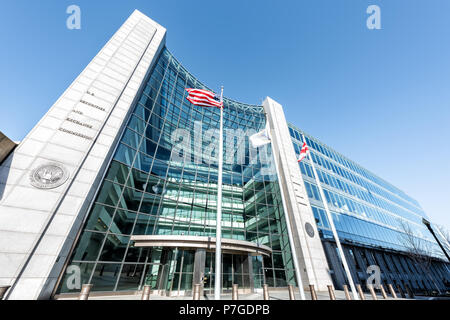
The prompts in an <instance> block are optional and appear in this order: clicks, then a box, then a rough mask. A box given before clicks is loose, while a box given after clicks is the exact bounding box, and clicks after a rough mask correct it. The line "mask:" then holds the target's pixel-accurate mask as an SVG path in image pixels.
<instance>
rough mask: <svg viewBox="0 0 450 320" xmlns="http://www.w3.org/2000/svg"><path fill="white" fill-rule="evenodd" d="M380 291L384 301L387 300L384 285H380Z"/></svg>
mask: <svg viewBox="0 0 450 320" xmlns="http://www.w3.org/2000/svg"><path fill="white" fill-rule="evenodd" d="M380 290H381V295H382V296H383V299H387V298H388V296H387V294H386V291H384V287H383V285H382V284H380Z"/></svg>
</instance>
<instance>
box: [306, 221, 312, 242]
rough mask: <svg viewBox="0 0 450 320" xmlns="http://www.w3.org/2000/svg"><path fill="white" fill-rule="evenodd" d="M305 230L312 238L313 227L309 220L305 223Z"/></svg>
mask: <svg viewBox="0 0 450 320" xmlns="http://www.w3.org/2000/svg"><path fill="white" fill-rule="evenodd" d="M305 230H306V233H307V234H308V236H310V237H311V238H314V228H313V226H312V225H311V224H310V223H309V222H307V223H306V224H305Z"/></svg>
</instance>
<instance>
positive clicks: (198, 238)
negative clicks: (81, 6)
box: [0, 11, 450, 299]
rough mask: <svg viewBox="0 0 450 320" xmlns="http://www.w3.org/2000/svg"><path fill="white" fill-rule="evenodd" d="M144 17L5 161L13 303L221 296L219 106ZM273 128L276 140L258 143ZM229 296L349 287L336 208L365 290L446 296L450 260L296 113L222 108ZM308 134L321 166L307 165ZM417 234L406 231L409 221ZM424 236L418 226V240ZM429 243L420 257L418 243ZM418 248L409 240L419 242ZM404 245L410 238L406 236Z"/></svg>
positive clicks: (3, 275) (227, 103)
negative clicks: (390, 288) (197, 93)
mask: <svg viewBox="0 0 450 320" xmlns="http://www.w3.org/2000/svg"><path fill="white" fill-rule="evenodd" d="M165 34H166V30H165V29H164V28H163V27H162V26H160V25H159V24H157V23H156V22H154V21H153V20H151V19H149V18H148V17H146V16H145V15H143V14H142V13H140V12H138V11H135V12H134V13H133V14H132V15H131V16H130V18H129V19H128V20H127V21H126V22H125V24H124V25H123V26H122V27H121V28H120V29H119V31H118V32H117V33H116V34H115V35H114V36H113V37H112V38H111V40H110V41H109V42H108V43H107V44H106V45H105V47H104V48H103V49H102V50H101V51H100V53H99V54H98V55H97V56H96V57H95V58H94V59H93V60H92V62H91V63H90V64H89V65H88V67H87V68H86V69H85V70H84V71H83V72H82V73H81V74H80V76H79V77H78V78H77V79H76V80H75V81H74V83H73V84H72V85H71V86H70V88H68V90H67V91H66V92H65V93H64V94H63V95H62V96H61V98H60V99H58V101H57V102H56V103H55V105H54V106H52V108H51V109H50V110H49V113H48V114H47V115H46V116H44V118H43V119H42V120H41V121H40V122H39V123H38V124H37V126H36V127H35V128H34V129H33V130H32V131H31V132H30V134H29V135H28V136H27V137H26V138H25V139H24V140H23V141H22V142H21V143H20V144H19V145H18V146H17V147H16V149H15V150H14V151H13V152H12V153H11V154H10V155H9V156H8V157H7V158H6V159H5V160H4V161H3V162H2V163H1V166H0V173H1V174H0V239H1V240H0V285H10V286H11V289H10V290H9V292H8V295H7V298H8V299H48V298H52V297H55V296H59V295H70V294H77V293H78V292H79V291H80V285H81V284H92V285H93V288H92V290H93V292H95V293H96V294H106V295H109V294H122V293H128V292H137V291H140V290H142V288H143V286H144V285H150V286H151V288H152V290H153V292H154V293H155V294H159V295H166V296H179V295H191V294H192V288H193V284H197V283H200V284H202V287H203V290H204V292H205V293H212V291H213V289H214V283H215V281H216V280H217V279H215V276H214V270H215V266H214V262H215V259H214V256H215V236H216V215H217V183H218V162H217V155H218V139H217V136H218V135H217V132H218V129H219V114H220V110H219V109H216V108H201V107H197V106H194V105H192V104H191V103H190V102H189V101H187V100H186V94H187V92H186V91H185V88H202V89H208V90H210V89H209V88H208V87H207V86H206V85H204V84H203V83H201V82H200V81H199V80H198V79H197V78H195V77H194V76H193V75H192V74H191V73H189V72H188V71H187V70H186V69H185V68H184V67H183V66H182V65H181V64H180V63H179V62H178V60H177V59H176V58H175V57H174V56H173V55H172V54H171V53H170V51H169V50H168V49H167V48H166V46H165ZM266 127H267V128H269V129H270V132H271V136H272V144H269V145H266V146H264V147H260V148H253V146H252V145H251V144H250V143H249V137H250V136H251V135H253V134H255V133H257V132H259V131H261V130H262V129H264V128H266ZM224 128H225V137H224V141H225V144H224V169H223V196H222V237H223V239H222V253H223V254H222V270H223V274H222V277H221V279H220V281H221V283H222V291H223V292H224V293H227V292H230V291H231V287H232V285H233V284H238V285H239V288H240V290H241V291H242V292H254V291H257V290H260V289H261V288H262V285H263V284H267V285H268V286H269V287H271V288H286V287H287V285H289V284H292V285H296V286H298V285H299V284H300V283H299V278H298V277H297V275H300V276H301V281H302V283H301V284H300V285H302V286H303V287H304V288H305V289H307V288H308V285H309V284H314V285H315V286H316V288H317V289H318V290H326V287H327V285H330V284H333V285H334V286H335V287H336V288H338V289H341V288H342V286H343V285H344V284H348V283H349V280H348V279H347V277H346V275H345V272H344V271H343V268H342V261H341V257H340V256H339V254H338V252H337V250H336V242H335V239H334V238H333V236H332V233H331V230H330V221H328V219H327V217H326V213H325V208H324V201H326V203H327V204H328V206H329V207H330V210H331V212H332V216H333V222H334V225H335V226H336V229H337V231H338V235H339V239H340V241H341V243H342V245H343V248H344V252H345V259H346V261H347V263H348V264H349V266H350V269H351V273H352V277H353V280H354V281H355V283H360V284H362V285H364V284H365V281H366V279H367V277H368V274H367V272H366V270H367V267H368V266H371V265H377V266H379V267H380V268H381V275H382V281H383V282H384V283H385V284H388V283H392V284H394V285H398V286H400V288H401V289H402V290H407V289H411V290H414V291H416V292H418V291H433V290H436V291H441V292H443V291H445V290H448V289H449V287H448V284H449V281H450V272H449V260H448V252H446V250H445V246H448V244H446V243H444V240H443V239H442V237H441V238H440V240H437V239H439V238H437V237H435V236H434V235H433V232H432V230H433V227H432V225H430V224H428V225H429V226H430V227H427V225H426V224H424V222H427V221H428V220H429V219H428V218H427V216H426V215H425V213H424V212H423V210H422V209H421V207H420V205H419V204H418V203H417V201H415V200H414V199H412V198H410V197H409V196H407V195H406V194H405V193H403V192H402V191H400V190H398V189H397V188H395V187H394V186H392V185H391V184H389V183H387V182H385V181H384V180H382V179H380V178H378V177H377V176H375V175H374V174H372V173H370V172H369V171H367V170H366V169H364V168H362V167H360V166H359V165H357V164H356V163H354V162H352V161H351V160H349V159H347V158H345V157H343V156H342V155H340V154H339V153H337V152H336V151H334V150H332V149H331V148H329V147H328V146H326V145H324V144H323V143H321V142H319V141H317V140H316V139H314V138H313V137H311V136H310V135H307V134H305V133H304V132H302V131H301V130H299V129H298V128H297V127H295V126H294V125H292V124H288V123H287V122H286V119H285V117H284V113H283V109H282V106H281V105H279V104H278V103H276V102H275V101H274V100H272V99H270V98H267V99H266V100H265V101H264V102H263V104H262V105H249V104H245V103H240V102H237V101H233V100H230V99H227V98H225V99H224ZM303 135H304V136H305V140H306V142H307V144H308V145H309V147H310V149H311V159H312V160H313V161H314V164H315V167H316V169H317V172H318V177H319V180H320V183H321V186H322V188H323V190H324V194H325V198H326V199H322V198H321V196H320V193H319V191H318V188H317V184H316V180H315V178H314V176H313V172H312V170H311V163H310V160H309V159H305V160H304V161H303V162H301V163H300V165H299V164H298V163H297V160H296V159H297V156H298V154H299V152H300V148H301V145H302V144H303V142H304V140H303V139H304V138H303ZM405 226H406V227H405ZM410 231H411V232H410ZM411 235H413V237H412V238H413V239H414V241H413V242H414V243H420V247H421V248H426V249H427V250H426V256H427V257H429V258H428V259H426V260H427V264H426V265H424V264H422V263H418V260H417V259H416V256H414V255H412V254H411V248H410V246H409V245H408V243H407V241H406V240H407V239H408V236H411ZM409 238H411V237H409ZM405 239H406V240H405Z"/></svg>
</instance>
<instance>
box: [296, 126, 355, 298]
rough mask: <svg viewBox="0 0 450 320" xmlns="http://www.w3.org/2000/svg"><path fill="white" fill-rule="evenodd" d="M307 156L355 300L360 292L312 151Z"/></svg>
mask: <svg viewBox="0 0 450 320" xmlns="http://www.w3.org/2000/svg"><path fill="white" fill-rule="evenodd" d="M302 137H303V141H304V142H306V139H305V135H304V134H302ZM307 157H308V159H309V161H310V163H311V167H312V169H313V173H314V178H315V179H316V184H317V187H318V188H319V192H320V196H321V197H322V203H323V206H324V207H325V211H326V213H327V217H328V221H329V222H330V226H331V231H332V233H333V237H334V241H336V245H337V248H338V252H339V256H340V257H341V262H342V264H343V266H344V270H345V274H346V275H347V279H348V282H349V283H350V288H351V290H352V294H353V298H354V299H355V300H359V298H358V294H357V291H356V288H355V284H354V282H353V277H352V275H351V273H350V269H349V268H348V264H347V259H346V258H345V255H344V250H342V246H341V241H340V240H339V236H338V234H337V232H336V228H335V226H334V222H333V217H332V216H331V212H330V208H328V203H327V200H326V198H325V193H324V192H323V189H322V185H321V184H320V180H319V177H318V175H317V171H316V167H315V165H314V161H313V159H312V156H311V155H310V152H308V153H307Z"/></svg>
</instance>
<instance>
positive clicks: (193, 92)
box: [186, 89, 223, 108]
mask: <svg viewBox="0 0 450 320" xmlns="http://www.w3.org/2000/svg"><path fill="white" fill-rule="evenodd" d="M186 91H187V92H188V93H189V95H188V96H187V97H186V99H188V100H189V101H190V102H191V103H192V104H195V105H196V106H202V107H217V108H222V107H223V102H221V101H220V98H219V97H218V96H217V95H216V94H215V93H214V92H211V91H208V90H202V89H186Z"/></svg>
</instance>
